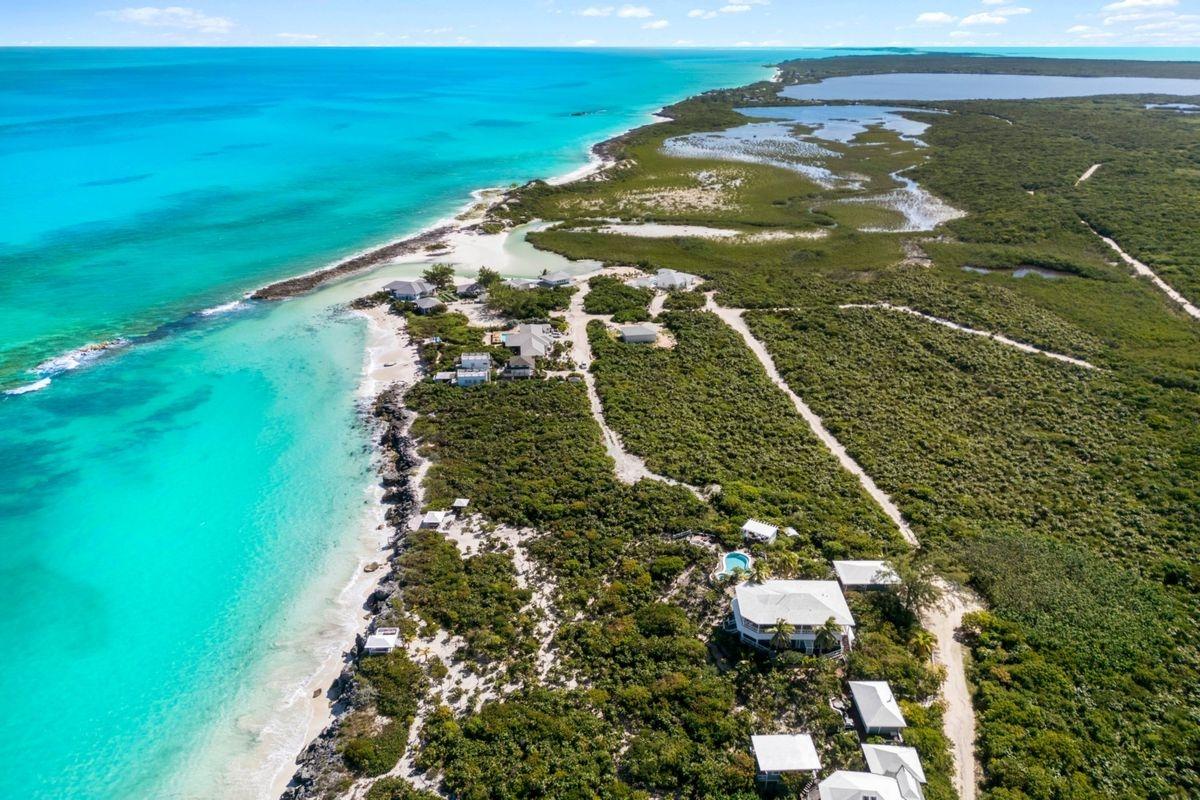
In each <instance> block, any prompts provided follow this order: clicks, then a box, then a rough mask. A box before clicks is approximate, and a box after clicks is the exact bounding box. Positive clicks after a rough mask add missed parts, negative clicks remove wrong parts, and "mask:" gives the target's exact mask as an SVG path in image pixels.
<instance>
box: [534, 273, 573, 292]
mask: <svg viewBox="0 0 1200 800" xmlns="http://www.w3.org/2000/svg"><path fill="white" fill-rule="evenodd" d="M538 283H539V284H540V285H541V286H542V287H544V288H546V289H554V288H557V287H559V286H570V285H571V276H570V275H568V274H567V273H565V272H562V271H561V270H560V271H558V272H547V273H546V274H545V275H543V276H542V279H541V280H540V281H538Z"/></svg>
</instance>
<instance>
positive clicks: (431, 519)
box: [418, 511, 450, 531]
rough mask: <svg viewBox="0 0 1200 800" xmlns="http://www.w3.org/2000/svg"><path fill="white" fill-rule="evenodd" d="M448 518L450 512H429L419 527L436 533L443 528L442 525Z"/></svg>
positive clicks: (422, 518)
mask: <svg viewBox="0 0 1200 800" xmlns="http://www.w3.org/2000/svg"><path fill="white" fill-rule="evenodd" d="M448 516H450V512H448V511H428V512H426V514H425V516H423V517H421V522H420V523H419V525H418V527H420V528H425V529H427V530H434V531H436V530H437V529H438V528H440V527H442V523H443V522H445V521H446V517H448Z"/></svg>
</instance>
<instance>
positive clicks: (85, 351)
mask: <svg viewBox="0 0 1200 800" xmlns="http://www.w3.org/2000/svg"><path fill="white" fill-rule="evenodd" d="M127 344H129V340H128V339H124V338H116V339H109V340H108V341H107V342H100V343H99V344H85V345H84V346H83V347H77V348H75V349H74V350H69V351H67V352H66V353H63V354H62V355H60V356H55V357H54V358H51V359H47V360H46V361H43V362H42V363H40V364H38V365H37V366H36V367H34V368H33V369H32V370H30V372H32V373H33V374H35V375H41V376H42V377H49V376H54V375H58V374H61V373H63V372H70V371H71V370H73V369H79V368H80V367H82V366H83V365H85V364H90V363H91V362H93V361H95V360H96V359H97V358H100V357H101V356H102V355H104V354H105V353H107V352H108V351H110V350H116V349H117V348H119V347H125V346H126V345H127Z"/></svg>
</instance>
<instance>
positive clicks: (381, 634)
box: [363, 628, 400, 656]
mask: <svg viewBox="0 0 1200 800" xmlns="http://www.w3.org/2000/svg"><path fill="white" fill-rule="evenodd" d="M399 639H400V629H399V628H379V629H377V630H376V631H375V632H374V633H372V634H371V635H370V636H368V637H367V641H366V644H364V645H363V652H364V653H366V654H367V655H369V656H382V655H387V654H388V653H390V652H392V651H393V650H395V649H396V642H397V641H398V640H399Z"/></svg>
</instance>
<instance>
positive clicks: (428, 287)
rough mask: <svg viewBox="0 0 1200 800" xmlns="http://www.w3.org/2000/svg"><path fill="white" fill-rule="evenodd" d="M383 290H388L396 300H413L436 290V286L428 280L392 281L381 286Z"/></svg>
mask: <svg viewBox="0 0 1200 800" xmlns="http://www.w3.org/2000/svg"><path fill="white" fill-rule="evenodd" d="M383 289H384V291H386V292H390V293H391V295H392V297H394V298H396V299H397V300H402V301H406V302H410V303H411V302H413V301H415V300H419V299H421V298H422V297H428V296H429V295H431V294H433V293H434V292H435V291H437V287H436V286H434V285H433V284H432V283H430V282H429V281H424V280H420V279H418V280H415V281H392V282H391V283H389V284H388V285H387V286H384V287H383Z"/></svg>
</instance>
